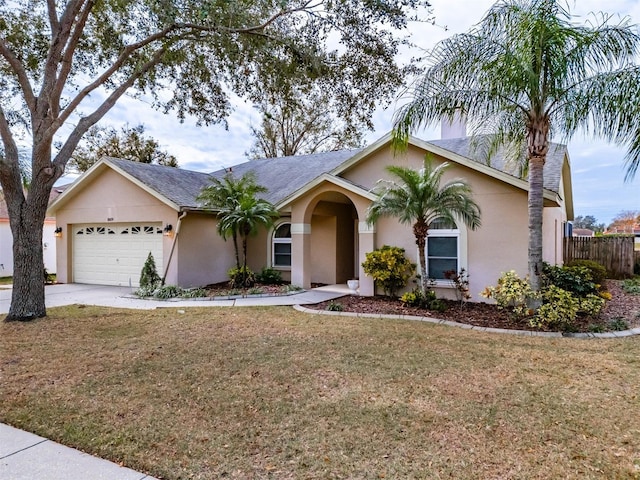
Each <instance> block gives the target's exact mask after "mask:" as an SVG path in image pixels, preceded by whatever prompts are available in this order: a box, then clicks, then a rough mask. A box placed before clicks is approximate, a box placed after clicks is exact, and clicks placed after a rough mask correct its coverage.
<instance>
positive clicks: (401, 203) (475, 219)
mask: <svg viewBox="0 0 640 480" xmlns="http://www.w3.org/2000/svg"><path fill="white" fill-rule="evenodd" d="M449 167H450V166H449V164H448V163H446V162H445V163H441V164H440V165H438V166H437V167H435V168H434V167H432V165H431V162H430V161H429V159H428V158H425V161H424V166H423V168H421V169H420V170H413V169H411V168H406V167H398V166H395V165H391V166H389V167H387V171H389V172H390V173H391V174H392V175H394V176H395V177H397V178H398V179H399V180H400V182H396V181H394V180H391V181H385V180H381V181H380V183H379V184H378V186H377V187H376V189H374V191H376V190H377V192H378V193H379V195H380V196H379V197H378V199H377V200H375V201H374V202H373V203H372V204H371V206H370V207H369V210H368V212H367V222H368V223H369V224H373V223H375V222H376V221H377V220H378V219H379V218H380V217H383V216H390V217H397V218H398V220H399V221H400V223H404V224H407V225H412V227H413V234H414V235H415V237H416V245H417V246H418V255H419V258H420V271H421V273H422V278H421V284H422V290H423V292H424V293H425V294H426V293H427V281H426V276H427V259H426V256H425V246H426V243H427V234H428V230H429V225H431V223H432V222H434V221H435V220H442V221H444V222H445V223H449V224H452V223H453V224H455V223H456V222H455V221H456V217H457V218H459V219H460V220H462V221H463V222H464V223H465V225H467V226H468V227H469V228H471V229H474V230H475V229H476V228H477V227H479V226H480V208H479V207H478V205H477V204H476V203H475V202H474V201H473V199H472V198H471V187H469V185H467V184H466V183H465V182H464V181H463V180H460V179H455V180H450V181H448V182H445V183H444V184H442V185H441V183H442V176H443V175H444V172H445V171H446V170H447V169H448V168H449Z"/></svg>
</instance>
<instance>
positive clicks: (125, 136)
mask: <svg viewBox="0 0 640 480" xmlns="http://www.w3.org/2000/svg"><path fill="white" fill-rule="evenodd" d="M102 157H115V158H124V159H126V160H133V161H134V162H140V163H154V164H156V165H164V166H166V167H177V166H178V160H177V159H176V157H174V156H173V155H171V154H169V153H167V152H165V151H164V150H162V149H161V148H160V144H159V143H158V141H157V140H155V139H154V138H151V137H148V136H146V135H145V134H144V125H142V124H140V125H136V126H135V127H130V126H129V125H128V124H127V125H125V126H123V127H122V128H121V129H120V131H118V130H116V129H115V128H113V127H101V126H100V125H95V126H93V127H91V128H90V129H89V131H88V132H87V133H86V134H85V136H84V138H83V140H82V142H81V143H80V144H79V145H78V147H77V148H76V149H75V151H74V152H73V155H71V160H70V161H69V168H70V169H74V170H77V171H78V172H86V171H87V170H89V168H91V167H92V166H93V165H94V164H96V163H97V162H98V160H100V159H101V158H102Z"/></svg>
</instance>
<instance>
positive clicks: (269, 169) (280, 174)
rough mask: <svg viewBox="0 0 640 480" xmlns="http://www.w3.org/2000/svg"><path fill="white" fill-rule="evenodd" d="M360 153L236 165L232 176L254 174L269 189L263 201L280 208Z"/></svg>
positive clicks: (346, 152)
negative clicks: (300, 190)
mask: <svg viewBox="0 0 640 480" xmlns="http://www.w3.org/2000/svg"><path fill="white" fill-rule="evenodd" d="M359 151H360V150H339V151H336V152H324V153H316V154H313V155H296V156H291V157H280V158H263V159H260V160H251V161H248V162H245V163H241V164H240V165H234V166H233V167H232V172H233V175H234V176H237V177H241V176H242V175H244V174H245V173H247V172H249V171H253V172H254V173H255V175H256V180H257V183H258V184H259V185H263V186H265V187H267V188H268V189H269V191H268V192H266V193H265V194H262V198H264V199H265V200H267V201H269V202H271V203H273V204H277V203H279V202H281V201H282V200H284V199H285V198H287V197H288V196H289V195H291V194H292V193H294V192H295V191H297V190H299V189H300V188H302V187H304V186H305V185H306V184H307V183H309V182H311V181H312V180H313V179H315V178H317V177H319V176H320V175H322V174H323V173H328V172H330V171H331V170H333V169H334V168H336V167H337V166H338V165H340V164H342V163H343V162H345V161H346V160H348V159H349V158H351V157H353V156H354V155H355V154H356V153H358V152H359ZM224 174H225V170H218V171H216V172H213V173H212V175H214V176H216V177H222V176H223V175H224Z"/></svg>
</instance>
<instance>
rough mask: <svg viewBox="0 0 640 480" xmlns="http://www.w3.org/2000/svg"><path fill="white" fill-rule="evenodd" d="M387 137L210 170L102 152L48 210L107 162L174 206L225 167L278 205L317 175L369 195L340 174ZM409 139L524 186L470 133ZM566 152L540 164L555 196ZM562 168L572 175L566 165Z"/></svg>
mask: <svg viewBox="0 0 640 480" xmlns="http://www.w3.org/2000/svg"><path fill="white" fill-rule="evenodd" d="M390 141H391V136H390V134H387V135H385V136H384V137H382V138H381V139H380V140H378V141H377V142H375V143H373V144H372V145H370V146H368V147H366V148H363V149H358V150H340V151H335V152H324V153H317V154H312V155H297V156H289V157H280V158H266V159H259V160H250V161H247V162H244V163H241V164H239V165H234V166H233V167H231V168H230V169H221V170H217V171H215V172H212V173H210V174H207V173H202V172H194V171H190V170H185V169H181V168H174V167H165V166H161V165H150V164H145V163H140V162H134V161H130V160H122V159H116V158H110V157H105V158H103V159H101V160H100V162H98V163H97V164H96V165H94V166H93V167H92V168H90V169H89V170H88V171H87V172H85V174H83V175H82V176H81V177H79V179H78V180H77V181H76V182H75V183H74V184H73V186H72V187H71V188H70V189H69V191H67V192H66V194H65V195H62V197H61V198H60V199H59V200H58V201H56V202H55V203H54V204H53V205H52V208H51V210H52V211H53V212H55V210H56V209H57V208H59V207H60V206H61V205H63V204H64V203H66V200H67V198H71V196H72V195H73V191H74V190H76V188H78V187H77V185H78V184H80V183H84V181H85V180H86V179H87V178H91V177H92V176H95V175H97V174H98V173H99V171H101V169H103V168H105V167H106V166H110V167H111V168H113V169H114V170H116V171H118V172H119V173H121V174H122V175H124V176H125V177H127V178H129V179H130V180H132V181H133V182H135V183H136V184H138V185H139V186H140V187H141V188H143V189H145V190H146V191H147V192H149V193H150V194H152V195H154V196H156V197H157V198H159V199H160V200H161V201H163V202H164V203H166V204H168V205H170V206H171V207H173V208H175V209H176V210H182V209H202V206H201V205H200V204H199V203H198V201H197V200H196V198H197V196H198V195H199V193H200V192H201V190H202V188H203V187H205V186H207V185H209V184H210V179H211V177H212V176H213V177H217V178H221V177H223V176H224V175H225V174H226V173H228V172H232V173H233V175H234V176H237V177H240V176H242V175H244V174H245V173H248V172H249V171H252V172H253V173H254V174H255V176H256V181H257V183H258V184H260V185H264V186H266V187H267V188H268V189H269V190H268V192H266V193H265V194H262V195H261V196H262V198H264V199H265V200H268V201H269V202H271V203H273V204H274V205H276V206H278V207H282V206H284V205H286V204H287V203H288V202H290V201H291V200H292V199H293V198H296V197H298V196H299V195H300V194H302V193H304V192H306V191H308V190H309V189H311V188H313V187H314V186H315V185H317V184H318V182H319V181H322V180H327V179H333V180H334V181H335V182H339V183H340V184H344V185H342V186H344V187H345V188H348V189H353V190H355V191H360V192H361V193H362V194H363V195H367V189H366V188H365V187H363V186H359V185H355V184H352V183H351V182H348V180H346V179H344V178H341V177H340V174H341V173H342V172H344V171H346V170H347V169H348V168H350V167H352V166H353V165H355V164H357V163H358V162H360V161H361V160H362V159H364V158H366V157H367V156H368V155H370V154H371V153H373V152H375V151H377V150H379V149H381V148H390V147H389V144H390ZM409 143H410V144H412V145H415V146H417V147H419V148H424V149H426V150H428V151H432V152H434V153H438V154H441V155H444V156H445V157H449V158H450V159H451V160H452V161H454V162H459V163H463V164H464V165H466V166H468V167H470V168H473V169H476V170H478V171H481V172H483V173H485V174H487V175H490V176H494V177H495V178H498V179H500V180H502V181H506V182H508V183H510V184H512V185H514V186H516V187H517V188H521V189H523V190H527V189H528V184H527V182H526V180H523V179H521V178H519V177H517V176H515V175H513V173H512V171H513V168H512V167H511V166H510V165H509V164H508V163H507V162H506V161H505V159H504V155H503V154H502V153H501V152H498V154H497V155H496V156H494V157H493V158H492V160H491V163H490V165H487V163H486V162H485V161H483V160H481V158H480V156H479V155H477V154H474V153H472V149H471V140H470V138H468V137H467V138H459V139H449V140H434V141H430V142H426V141H423V140H420V139H417V138H415V137H411V138H410V140H409ZM566 154H567V149H566V146H564V145H556V144H553V145H552V147H551V148H550V152H549V155H548V157H547V162H546V164H545V170H544V182H545V190H546V193H545V198H549V199H551V200H557V198H558V196H559V194H560V191H561V188H560V179H561V178H562V175H563V171H564V169H565V168H568V166H567V164H566V162H565V161H564V160H565V157H566ZM566 174H567V175H568V176H570V172H569V171H567V172H566ZM564 181H565V182H569V183H568V187H569V188H568V191H569V195H570V191H571V189H570V185H571V184H570V178H569V179H566V178H565V179H564ZM565 190H567V188H565ZM567 205H568V208H569V209H570V212H569V216H570V218H572V216H573V211H572V206H571V205H572V202H571V199H570V198H569V199H567Z"/></svg>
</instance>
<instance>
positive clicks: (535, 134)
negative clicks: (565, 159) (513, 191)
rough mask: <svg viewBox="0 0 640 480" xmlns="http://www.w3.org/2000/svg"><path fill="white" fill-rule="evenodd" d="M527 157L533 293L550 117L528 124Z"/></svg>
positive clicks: (538, 277)
mask: <svg viewBox="0 0 640 480" xmlns="http://www.w3.org/2000/svg"><path fill="white" fill-rule="evenodd" d="M527 127H528V128H527V149H528V156H529V195H528V210H529V248H528V253H529V255H528V263H529V282H530V283H531V288H532V289H533V291H534V292H539V291H540V288H541V287H542V278H541V277H542V217H543V211H544V196H543V195H544V175H543V174H544V164H545V160H546V158H547V151H548V150H549V120H548V119H547V118H542V119H539V120H537V121H535V122H532V123H531V124H529V125H528V126H527ZM540 303H541V301H540V300H539V299H534V300H532V301H531V302H530V305H529V306H530V307H532V308H537V307H539V306H540Z"/></svg>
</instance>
